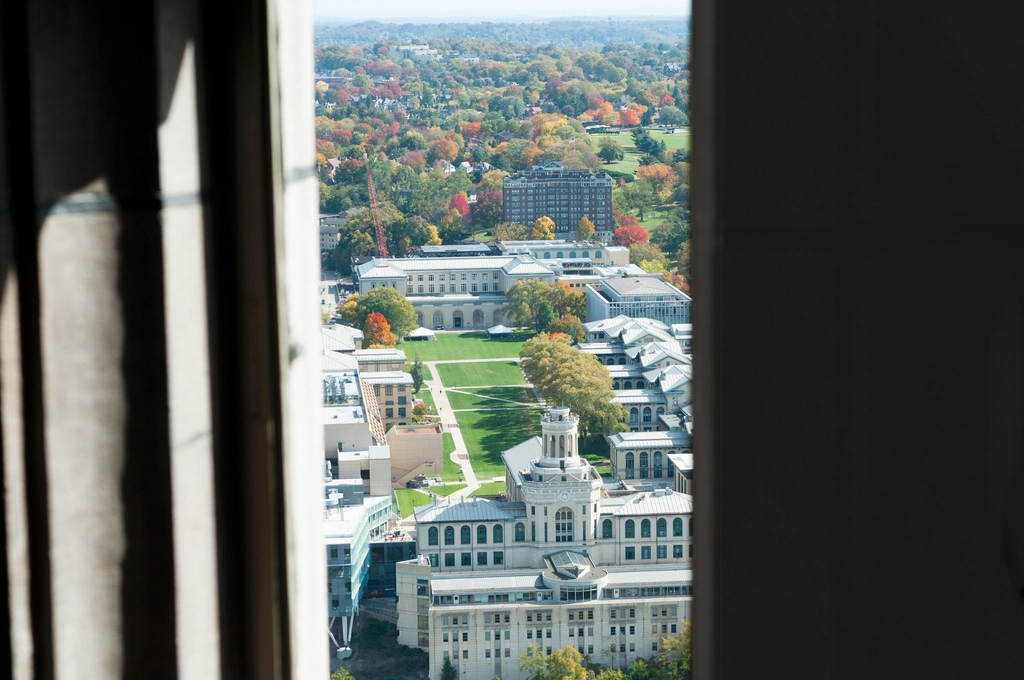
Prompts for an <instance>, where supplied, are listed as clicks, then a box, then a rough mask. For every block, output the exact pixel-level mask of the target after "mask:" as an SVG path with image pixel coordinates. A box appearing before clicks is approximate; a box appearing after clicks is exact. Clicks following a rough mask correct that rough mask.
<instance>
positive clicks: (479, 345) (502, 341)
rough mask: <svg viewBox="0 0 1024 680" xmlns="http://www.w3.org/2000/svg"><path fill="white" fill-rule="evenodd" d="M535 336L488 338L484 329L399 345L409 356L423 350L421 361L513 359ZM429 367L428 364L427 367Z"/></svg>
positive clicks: (519, 334)
mask: <svg viewBox="0 0 1024 680" xmlns="http://www.w3.org/2000/svg"><path fill="white" fill-rule="evenodd" d="M531 336H533V333H532V332H531V331H520V332H517V333H513V334H512V335H511V336H509V337H508V338H493V339H492V338H489V337H487V333H486V332H484V331H473V332H470V333H438V334H437V340H419V341H415V342H403V343H399V344H398V345H397V347H398V349H400V350H403V351H404V352H405V355H406V356H407V357H409V358H415V356H416V352H419V353H420V359H421V360H422V361H445V360H451V359H514V358H517V357H518V356H519V350H520V349H522V347H523V342H525V341H526V340H529V339H530V337H531ZM424 368H426V367H424Z"/></svg>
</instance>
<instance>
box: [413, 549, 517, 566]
mask: <svg viewBox="0 0 1024 680" xmlns="http://www.w3.org/2000/svg"><path fill="white" fill-rule="evenodd" d="M491 559H492V560H493V561H492V562H491V563H492V564H494V565H502V564H505V553H504V551H501V550H497V551H495V552H494V553H492V555H491ZM461 560H462V564H461V566H463V567H472V566H473V553H468V552H464V553H461ZM476 563H477V566H480V567H486V566H487V553H485V552H478V553H477V554H476ZM430 566H432V567H436V566H439V565H438V556H437V555H436V554H433V555H431V556H430ZM444 566H446V567H454V566H455V553H445V554H444Z"/></svg>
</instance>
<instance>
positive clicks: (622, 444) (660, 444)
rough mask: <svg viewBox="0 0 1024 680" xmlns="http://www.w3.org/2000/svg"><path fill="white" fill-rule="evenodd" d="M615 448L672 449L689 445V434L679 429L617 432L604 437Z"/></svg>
mask: <svg viewBox="0 0 1024 680" xmlns="http://www.w3.org/2000/svg"><path fill="white" fill-rule="evenodd" d="M605 439H607V440H608V444H609V445H611V446H612V447H613V448H615V449H622V450H625V449H672V448H687V447H689V446H690V435H688V434H686V433H685V432H680V431H669V432H617V433H616V434H612V435H608V436H607V437H605Z"/></svg>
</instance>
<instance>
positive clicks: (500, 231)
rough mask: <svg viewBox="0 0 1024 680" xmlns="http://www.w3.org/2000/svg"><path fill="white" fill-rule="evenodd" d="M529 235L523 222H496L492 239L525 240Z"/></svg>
mask: <svg viewBox="0 0 1024 680" xmlns="http://www.w3.org/2000/svg"><path fill="white" fill-rule="evenodd" d="M527 236H529V229H528V228H527V227H526V225H525V224H507V223H502V224H496V225H495V226H494V240H495V241H497V242H498V243H501V242H502V241H525V240H526V237H527Z"/></svg>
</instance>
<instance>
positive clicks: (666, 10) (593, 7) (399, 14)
mask: <svg viewBox="0 0 1024 680" xmlns="http://www.w3.org/2000/svg"><path fill="white" fill-rule="evenodd" d="M313 13H314V16H315V17H316V18H318V19H321V18H323V19H327V18H338V19H349V20H352V21H362V20H366V19H377V20H379V21H394V20H396V19H405V20H418V21H424V22H439V21H452V20H456V19H459V20H470V21H471V20H474V19H476V20H485V21H498V20H511V21H523V20H524V19H525V18H545V19H555V18H559V17H592V18H600V19H606V18H608V17H610V16H612V17H623V18H625V17H642V16H687V15H689V14H690V0H636V2H630V3H623V2H622V0H561V1H560V2H551V0H511V1H510V0H505V1H504V2H498V1H492V2H481V1H480V0H433V1H432V2H430V1H428V2H424V0H385V1H384V2H365V1H363V2H359V1H357V0H313Z"/></svg>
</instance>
